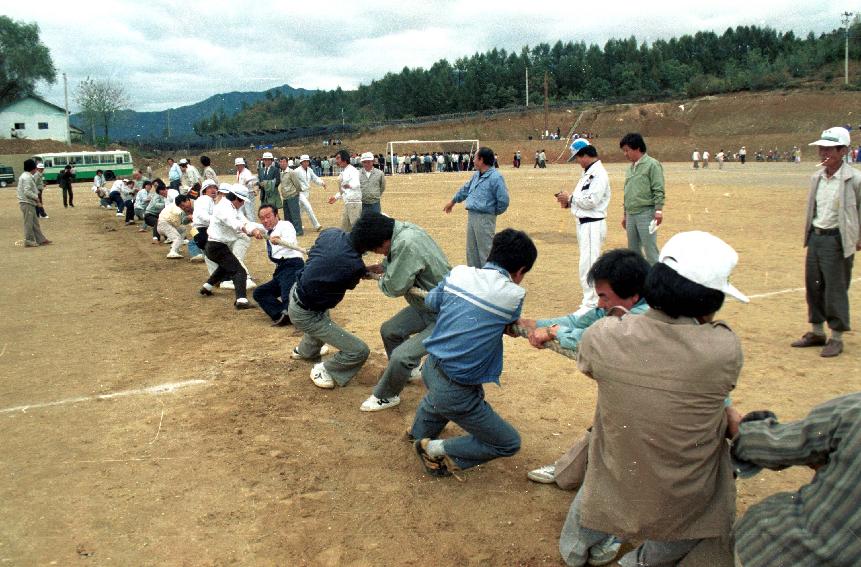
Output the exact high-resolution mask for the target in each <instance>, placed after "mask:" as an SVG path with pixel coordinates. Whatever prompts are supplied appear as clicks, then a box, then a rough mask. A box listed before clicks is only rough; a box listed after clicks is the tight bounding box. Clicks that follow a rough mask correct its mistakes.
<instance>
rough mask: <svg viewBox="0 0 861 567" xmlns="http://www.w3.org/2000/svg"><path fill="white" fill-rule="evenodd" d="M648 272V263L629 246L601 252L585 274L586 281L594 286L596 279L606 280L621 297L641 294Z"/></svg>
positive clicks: (625, 297)
mask: <svg viewBox="0 0 861 567" xmlns="http://www.w3.org/2000/svg"><path fill="white" fill-rule="evenodd" d="M648 273H649V263H648V262H646V260H645V258H643V257H642V256H641V255H640V254H639V252H635V251H634V250H631V249H630V248H616V249H614V250H609V251H607V252H604V253H603V254H601V256H599V257H598V259H597V260H595V263H594V264H592V267H591V268H590V269H589V273H588V274H587V275H586V281H587V282H589V285H592V286H594V285H595V282H596V281H606V282H607V283H608V284H610V289H612V290H613V293H615V294H616V295H618V296H619V297H621V298H622V299H628V298H630V297H634V296H635V295H639V296H641V297H642V295H643V286H644V284H645V283H646V276H647V275H648Z"/></svg>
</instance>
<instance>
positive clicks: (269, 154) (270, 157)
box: [261, 152, 275, 159]
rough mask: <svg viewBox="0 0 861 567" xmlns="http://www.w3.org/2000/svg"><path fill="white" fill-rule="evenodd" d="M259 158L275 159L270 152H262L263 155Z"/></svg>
mask: <svg viewBox="0 0 861 567" xmlns="http://www.w3.org/2000/svg"><path fill="white" fill-rule="evenodd" d="M261 159H275V157H274V156H273V155H272V152H263V157H262V158H261Z"/></svg>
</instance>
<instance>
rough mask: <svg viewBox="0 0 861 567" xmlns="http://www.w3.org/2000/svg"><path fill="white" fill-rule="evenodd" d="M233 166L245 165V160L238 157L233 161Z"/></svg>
mask: <svg viewBox="0 0 861 567" xmlns="http://www.w3.org/2000/svg"><path fill="white" fill-rule="evenodd" d="M233 165H245V159H243V158H241V157H238V158H236V159H235V160H233Z"/></svg>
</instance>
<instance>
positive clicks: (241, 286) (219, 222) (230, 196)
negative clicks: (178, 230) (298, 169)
mask: <svg viewBox="0 0 861 567" xmlns="http://www.w3.org/2000/svg"><path fill="white" fill-rule="evenodd" d="M249 201H251V197H250V196H249V194H248V190H247V189H246V188H245V187H244V186H243V185H240V184H238V183H237V184H235V185H233V187H231V190H230V192H229V193H227V195H225V196H224V198H222V199H221V200H220V201H219V202H218V204H217V205H216V206H215V209H214V210H213V214H212V216H211V217H210V221H209V229H208V231H207V235H208V237H209V238H208V242H207V243H206V257H207V258H209V259H210V260H212V261H213V262H215V263H216V264H217V265H218V268H216V270H215V271H214V272H213V273H212V274H211V275H210V276H209V279H208V280H206V282H205V283H204V284H203V286H202V287H201V288H200V294H201V295H212V289H213V287H214V286H215V284H217V283H219V282H220V281H222V279H224V278H225V277H227V278H231V279H232V280H233V286H234V292H235V294H236V301H235V302H234V306H235V307H236V308H237V309H248V308H250V307H252V306H251V304H250V303H248V297H247V294H246V287H245V280H246V278H247V277H248V273H247V272H246V271H245V267H244V266H243V265H242V263H241V262H240V261H239V259H238V258H237V257H236V256H235V255H234V254H233V252H232V251H231V249H230V245H231V244H232V243H233V242H234V241H236V240H237V239H239V238H241V237H242V236H243V235H245V236H252V237H254V238H257V239H258V240H259V239H262V238H263V237H264V232H263V231H262V230H260V229H259V228H256V227H255V225H254V223H250V222H249V221H248V219H247V218H245V216H244V215H243V214H242V212H241V211H240V209H241V208H242V207H244V206H246V205H247V203H248V202H249Z"/></svg>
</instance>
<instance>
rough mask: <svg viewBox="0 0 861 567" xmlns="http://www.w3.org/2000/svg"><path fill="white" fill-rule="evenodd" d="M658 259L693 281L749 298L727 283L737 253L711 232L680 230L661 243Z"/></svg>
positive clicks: (739, 297) (735, 296) (741, 299)
mask: <svg viewBox="0 0 861 567" xmlns="http://www.w3.org/2000/svg"><path fill="white" fill-rule="evenodd" d="M658 261H659V262H661V263H662V264H664V265H665V266H667V267H669V268H672V269H673V270H674V271H675V272H676V273H677V274H679V275H680V276H682V277H683V278H686V279H689V280H691V281H692V282H694V283H698V284H700V285H701V286H704V287H707V288H709V289H716V290H718V291H722V292H724V293H726V294H727V295H731V296H732V297H734V298H736V299H737V300H739V301H741V302H742V303H748V302H749V301H750V300H749V299H748V297H747V296H746V295H745V294H743V293H742V292H740V291H739V290H737V289H736V288H735V287H734V286H733V285H732V284H731V283H729V275H730V272H732V269H733V268H735V265H736V264H737V263H738V254H737V253H736V251H735V250H733V248H732V246H730V245H729V244H727V243H726V242H724V241H723V240H721V239H720V238H718V237H717V236H715V235H713V234H709V233H708V232H703V231H699V230H694V231H691V232H680V233H678V234H676V235H675V236H673V237H672V238H670V239H669V240H668V241H667V243H666V244H664V247H663V248H661V254H660V256H659V258H658Z"/></svg>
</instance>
